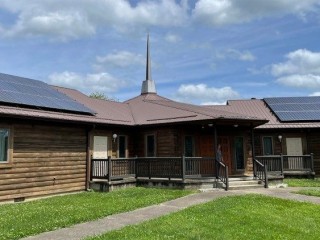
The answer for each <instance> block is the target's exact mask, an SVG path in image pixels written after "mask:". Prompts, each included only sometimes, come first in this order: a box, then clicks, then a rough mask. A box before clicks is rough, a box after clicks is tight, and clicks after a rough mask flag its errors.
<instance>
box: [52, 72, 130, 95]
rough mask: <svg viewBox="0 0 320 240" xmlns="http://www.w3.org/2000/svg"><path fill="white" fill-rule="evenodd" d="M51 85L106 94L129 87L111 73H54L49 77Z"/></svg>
mask: <svg viewBox="0 0 320 240" xmlns="http://www.w3.org/2000/svg"><path fill="white" fill-rule="evenodd" d="M49 82H50V84H53V85H57V86H62V87H68V88H75V86H77V87H76V88H77V89H78V90H80V91H82V92H84V93H87V94H88V93H92V92H96V91H98V92H104V93H107V94H108V93H114V92H116V91H118V90H119V89H120V88H122V87H126V86H128V83H127V82H126V81H123V80H121V79H117V78H115V77H113V76H111V75H110V74H109V73H105V72H104V73H97V74H86V75H81V74H78V73H74V72H68V71H65V72H62V73H53V74H51V75H50V76H49Z"/></svg>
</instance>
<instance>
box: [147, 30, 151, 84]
mask: <svg viewBox="0 0 320 240" xmlns="http://www.w3.org/2000/svg"><path fill="white" fill-rule="evenodd" d="M146 64H147V68H146V80H152V77H151V59H150V43H149V33H148V37H147V60H146Z"/></svg>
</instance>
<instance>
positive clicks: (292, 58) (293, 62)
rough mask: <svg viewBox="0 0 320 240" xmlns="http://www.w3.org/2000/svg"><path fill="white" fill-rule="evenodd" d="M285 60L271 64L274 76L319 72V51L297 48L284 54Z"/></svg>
mask: <svg viewBox="0 0 320 240" xmlns="http://www.w3.org/2000/svg"><path fill="white" fill-rule="evenodd" d="M286 58H287V59H288V60H287V61H286V62H282V63H278V64H273V65H272V68H271V72H272V74H273V75H274V76H281V75H287V74H320V64H319V62H320V52H311V51H309V50H307V49H298V50H296V51H294V52H290V53H289V54H287V55H286Z"/></svg>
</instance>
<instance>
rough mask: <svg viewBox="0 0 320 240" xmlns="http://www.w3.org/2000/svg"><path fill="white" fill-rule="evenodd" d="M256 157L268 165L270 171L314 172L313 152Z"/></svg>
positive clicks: (282, 172)
mask: <svg viewBox="0 0 320 240" xmlns="http://www.w3.org/2000/svg"><path fill="white" fill-rule="evenodd" d="M256 159H257V160H258V161H259V162H261V163H262V164H263V165H266V166H267V170H268V172H280V173H281V175H283V174H284V172H294V171H303V172H310V173H312V172H314V166H313V154H312V153H311V154H309V155H301V156H292V155H268V156H256Z"/></svg>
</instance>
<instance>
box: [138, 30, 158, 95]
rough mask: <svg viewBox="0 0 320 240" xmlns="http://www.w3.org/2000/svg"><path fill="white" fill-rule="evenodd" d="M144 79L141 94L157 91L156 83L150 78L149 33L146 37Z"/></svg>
mask: <svg viewBox="0 0 320 240" xmlns="http://www.w3.org/2000/svg"><path fill="white" fill-rule="evenodd" d="M146 65H147V66H146V80H144V81H143V82H142V87H141V94H147V93H157V91H156V85H155V83H154V81H153V80H152V79H151V59H150V44H149V33H148V38H147V60H146Z"/></svg>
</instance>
